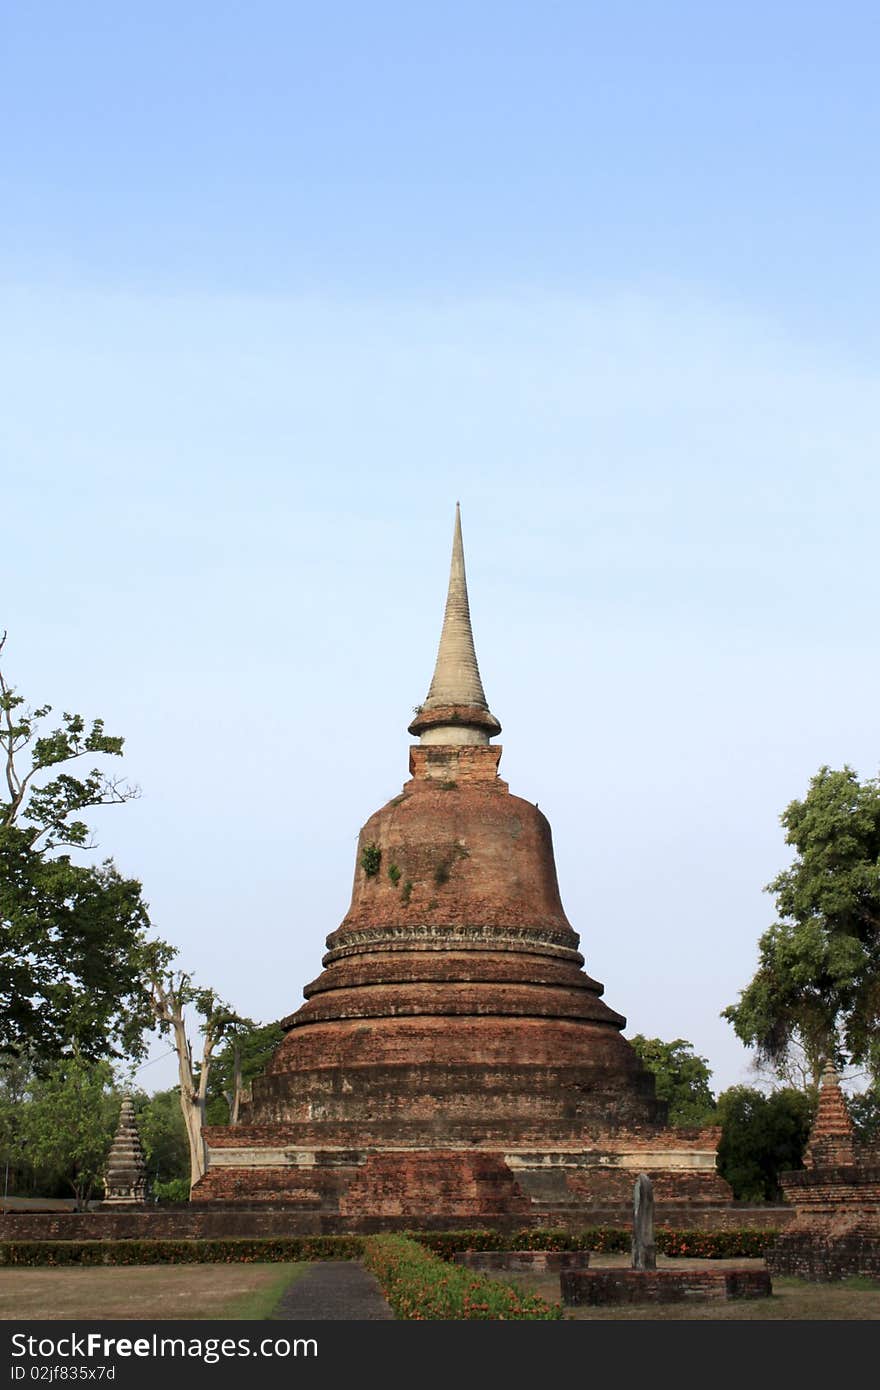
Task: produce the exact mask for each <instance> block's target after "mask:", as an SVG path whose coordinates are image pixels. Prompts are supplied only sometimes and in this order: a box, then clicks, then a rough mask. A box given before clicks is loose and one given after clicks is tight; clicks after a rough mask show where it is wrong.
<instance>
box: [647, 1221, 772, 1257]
mask: <svg viewBox="0 0 880 1390" xmlns="http://www.w3.org/2000/svg"><path fill="white" fill-rule="evenodd" d="M778 1236H779V1232H778V1231H748V1230H746V1231H674V1230H672V1229H671V1228H670V1227H668V1226H658V1227H657V1230H656V1231H655V1233H654V1240H655V1244H656V1246H657V1249H658V1250H659V1251H660V1253H661V1254H663V1255H670V1256H675V1255H679V1256H685V1255H686V1256H688V1258H690V1259H697V1260H727V1259H731V1258H736V1257H737V1256H741V1257H742V1258H743V1259H760V1257H761V1256H762V1255H763V1254H764V1253H765V1252H766V1251H767V1250H769V1249H770V1247H771V1245H773V1244H774V1242H775V1241H776V1239H777V1237H778Z"/></svg>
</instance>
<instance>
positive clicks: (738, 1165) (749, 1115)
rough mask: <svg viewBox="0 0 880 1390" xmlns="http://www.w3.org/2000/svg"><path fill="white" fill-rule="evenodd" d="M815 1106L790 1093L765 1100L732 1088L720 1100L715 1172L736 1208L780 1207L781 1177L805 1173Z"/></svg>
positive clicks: (749, 1089)
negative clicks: (769, 1204)
mask: <svg viewBox="0 0 880 1390" xmlns="http://www.w3.org/2000/svg"><path fill="white" fill-rule="evenodd" d="M814 1108H815V1101H814V1099H813V1097H811V1096H810V1095H807V1094H805V1093H804V1092H803V1091H795V1090H790V1089H788V1088H786V1089H783V1090H779V1091H773V1092H772V1093H771V1094H770V1095H769V1096H766V1095H764V1093H763V1092H762V1091H756V1090H754V1089H753V1088H752V1087H750V1086H731V1087H730V1088H729V1090H727V1091H722V1092H721V1094H720V1096H719V1097H718V1107H717V1111H716V1123H718V1124H720V1125H721V1140H720V1143H719V1145H718V1171H719V1173H720V1174H721V1176H722V1177H723V1178H725V1179H726V1181H727V1182H729V1183H730V1186H731V1187H732V1188H733V1195H734V1198H735V1199H736V1200H737V1201H740V1202H778V1201H780V1200H781V1199H782V1190H781V1188H780V1186H779V1175H780V1173H783V1172H786V1171H788V1170H790V1169H793V1168H802V1167H803V1153H804V1148H805V1146H806V1143H807V1139H808V1138H809V1135H810V1125H811V1124H812V1120H813V1112H814Z"/></svg>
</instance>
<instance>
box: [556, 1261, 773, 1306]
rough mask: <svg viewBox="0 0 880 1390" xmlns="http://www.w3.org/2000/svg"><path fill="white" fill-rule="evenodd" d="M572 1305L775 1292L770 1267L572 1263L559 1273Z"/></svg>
mask: <svg viewBox="0 0 880 1390" xmlns="http://www.w3.org/2000/svg"><path fill="white" fill-rule="evenodd" d="M559 1286H560V1290H561V1294H562V1302H563V1303H564V1304H565V1305H566V1307H569V1308H573V1307H578V1306H580V1307H586V1306H592V1307H597V1306H598V1307H601V1306H604V1305H610V1304H620V1303H706V1302H708V1301H710V1300H714V1299H728V1298H769V1297H770V1295H771V1293H772V1292H773V1287H772V1283H771V1279H770V1275H769V1274H768V1273H767V1271H766V1269H661V1270H644V1269H589V1270H582V1269H571V1270H563V1272H562V1273H561V1274H560V1276H559Z"/></svg>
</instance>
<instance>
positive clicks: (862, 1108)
mask: <svg viewBox="0 0 880 1390" xmlns="http://www.w3.org/2000/svg"><path fill="white" fill-rule="evenodd" d="M846 1104H847V1109H848V1110H849V1114H850V1119H851V1120H852V1122H853V1125H854V1126H855V1131H856V1137H857V1138H858V1139H860V1140H861V1142H862V1143H863V1144H877V1143H880V1086H871V1087H869V1088H868V1090H867V1091H859V1092H857V1093H856V1094H855V1095H851V1096H847V1098H846Z"/></svg>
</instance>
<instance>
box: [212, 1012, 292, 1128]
mask: <svg viewBox="0 0 880 1390" xmlns="http://www.w3.org/2000/svg"><path fill="white" fill-rule="evenodd" d="M283 1037H284V1031H283V1029H282V1027H281V1024H280V1023H265V1024H262V1025H260V1026H253V1027H246V1028H242V1029H240V1030H239V1031H237V1032H236V1033H233V1034H232V1035H231V1036H229V1037H227V1038H226V1039H225V1041H224V1043H223V1046H222V1047H221V1048H220V1049H219V1050H218V1052H217V1055H216V1057H215V1058H214V1065H213V1067H212V1069H211V1077H210V1080H209V1083H208V1105H207V1112H206V1118H207V1121H208V1124H212V1125H222V1124H237V1123H238V1108H239V1105H240V1103H241V1101H242V1099H243V1097H244V1096H246V1095H247V1094H248V1092H249V1090H250V1085H251V1082H252V1081H253V1080H254V1078H255V1077H257V1076H261V1075H262V1074H263V1072H264V1071H265V1069H266V1063H267V1062H268V1061H269V1059H270V1057H271V1056H272V1054H273V1052H274V1051H275V1049H276V1048H277V1046H278V1044H279V1043H280V1042H281V1039H282V1038H283Z"/></svg>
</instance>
